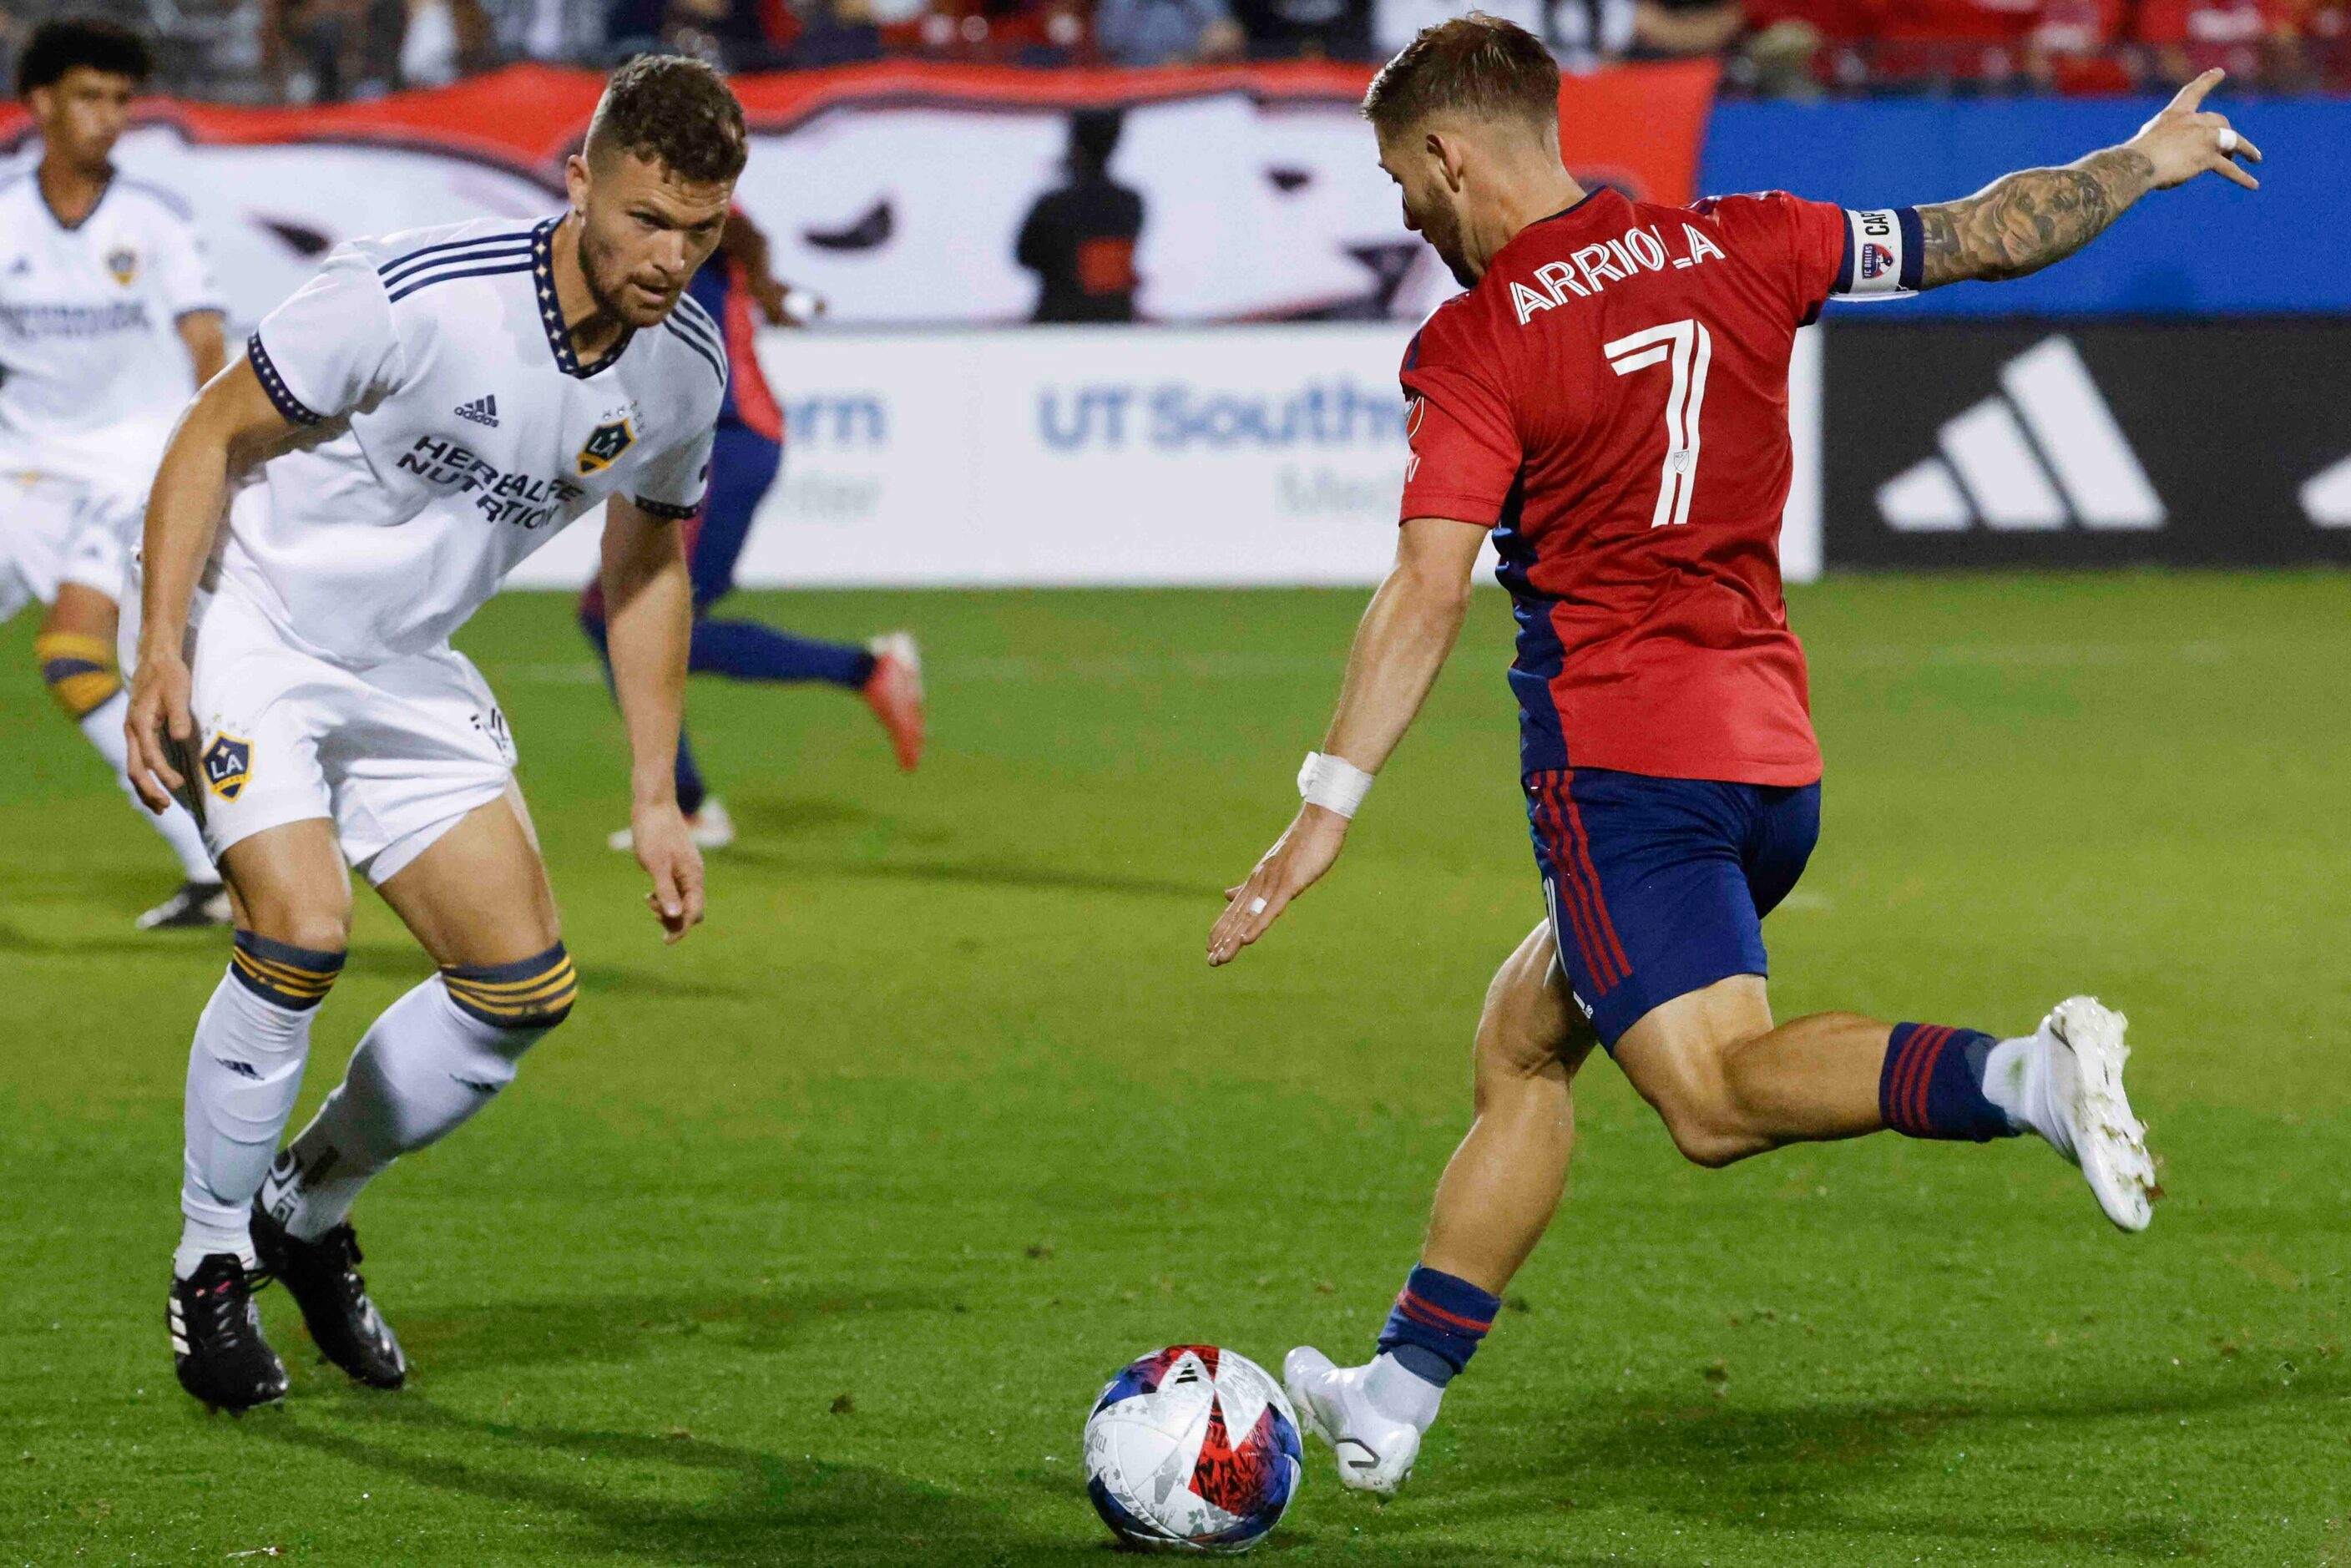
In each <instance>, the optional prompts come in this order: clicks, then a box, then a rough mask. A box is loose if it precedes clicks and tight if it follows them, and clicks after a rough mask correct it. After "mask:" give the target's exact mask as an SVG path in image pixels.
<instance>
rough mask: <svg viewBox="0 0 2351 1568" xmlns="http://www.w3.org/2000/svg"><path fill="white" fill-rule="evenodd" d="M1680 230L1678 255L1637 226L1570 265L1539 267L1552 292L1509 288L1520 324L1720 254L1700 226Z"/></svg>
mask: <svg viewBox="0 0 2351 1568" xmlns="http://www.w3.org/2000/svg"><path fill="white" fill-rule="evenodd" d="M1681 231H1682V232H1681V239H1682V242H1683V248H1682V250H1681V251H1680V253H1678V254H1677V252H1676V251H1675V249H1674V247H1673V246H1671V245H1670V244H1669V243H1668V242H1667V238H1666V235H1665V233H1664V231H1663V230H1662V229H1660V228H1659V227H1658V225H1656V224H1648V225H1635V226H1634V227H1632V228H1629V229H1626V230H1625V232H1624V233H1623V234H1621V235H1617V236H1616V237H1615V238H1614V239H1611V240H1605V241H1602V242H1600V243H1598V244H1594V245H1587V246H1583V248H1582V249H1580V250H1578V251H1577V252H1576V253H1575V254H1574V255H1573V256H1570V257H1569V258H1568V259H1567V260H1565V261H1553V262H1548V263H1546V264H1544V265H1543V266H1541V267H1536V268H1535V270H1534V280H1535V282H1537V283H1539V284H1541V286H1542V287H1543V289H1544V290H1547V291H1548V292H1547V293H1544V292H1538V291H1537V290H1535V289H1533V288H1530V287H1527V285H1525V284H1523V283H1520V282H1516V281H1513V282H1512V283H1511V285H1510V306H1511V308H1513V309H1515V310H1516V311H1517V312H1518V314H1519V325H1520V326H1521V327H1523V326H1525V325H1526V324H1527V323H1528V322H1529V321H1531V320H1532V319H1534V316H1535V313H1536V312H1537V311H1539V310H1550V309H1552V308H1556V307H1558V306H1562V305H1564V304H1566V303H1567V301H1568V297H1569V296H1570V295H1573V296H1574V297H1575V298H1578V299H1589V298H1592V297H1593V295H1595V294H1598V293H1601V292H1602V291H1604V289H1606V288H1607V287H1608V286H1609V285H1610V284H1611V283H1624V282H1627V281H1629V280H1630V279H1632V278H1635V277H1639V276H1640V275H1641V274H1642V273H1644V272H1663V271H1665V270H1666V269H1667V267H1674V268H1677V269H1678V268H1681V267H1696V266H1698V264H1699V263H1700V262H1703V261H1712V260H1715V259H1718V258H1719V257H1720V256H1721V255H1722V247H1721V246H1719V245H1717V244H1715V243H1714V241H1712V240H1710V239H1708V238H1707V237H1706V235H1704V234H1702V233H1700V232H1699V231H1698V228H1697V227H1696V226H1695V225H1690V224H1684V225H1681Z"/></svg>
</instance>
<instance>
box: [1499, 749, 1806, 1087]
mask: <svg viewBox="0 0 2351 1568" xmlns="http://www.w3.org/2000/svg"><path fill="white" fill-rule="evenodd" d="M1524 785H1525V789H1526V792H1527V821H1528V822H1529V824H1530V825H1531V827H1532V829H1533V831H1534V841H1535V865H1536V867H1537V869H1538V870H1540V871H1541V873H1542V881H1543V898H1544V901H1545V902H1546V903H1547V904H1549V905H1550V908H1551V928H1552V939H1553V940H1554V941H1556V942H1557V943H1558V944H1559V959H1560V967H1562V968H1563V969H1564V970H1565V971H1566V973H1567V979H1568V984H1569V986H1570V988H1572V989H1573V991H1574V993H1575V1002H1576V1006H1578V1007H1579V1008H1581V1009H1583V1014H1584V1016H1585V1017H1586V1018H1588V1019H1591V1020H1592V1027H1593V1030H1595V1031H1596V1032H1597V1033H1598V1034H1599V1036H1600V1043H1601V1044H1603V1045H1604V1046H1606V1047H1607V1048H1608V1049H1609V1050H1610V1051H1614V1050H1615V1049H1616V1041H1617V1039H1618V1037H1620V1036H1621V1035H1623V1034H1624V1032H1625V1030H1628V1029H1631V1028H1632V1027H1633V1026H1634V1025H1635V1023H1637V1022H1639V1021H1640V1019H1641V1017H1642V1015H1643V1014H1645V1013H1646V1012H1647V1011H1649V1009H1652V1008H1655V1007H1656V1006H1658V1005H1659V1004H1660V1003H1664V1002H1669V1001H1671V1000H1673V999H1674V998H1676V997H1679V996H1687V994H1689V993H1690V992H1692V991H1697V990H1703V989H1704V988H1707V987H1708V986H1710V985H1713V984H1714V983H1715V982H1716V981H1717V980H1721V979H1726V978H1728V977H1730V976H1732V975H1762V974H1768V973H1769V972H1770V970H1769V968H1768V967H1767V966H1766V965H1765V962H1764V956H1763V917H1764V916H1765V915H1769V914H1771V911H1772V909H1773V908H1774V907H1775V906H1777V905H1778V904H1779V902H1780V901H1781V900H1782V899H1783V898H1785V897H1787V896H1788V894H1789V891H1790V890H1791V889H1792V888H1793V887H1794V886H1795V885H1796V879H1797V878H1798V877H1800V876H1802V875H1803V874H1804V862H1805V861H1807V860H1809V859H1810V858H1812V853H1813V844H1814V843H1815V842H1817V841H1819V839H1820V836H1821V787H1820V786H1819V785H1818V784H1807V785H1804V786H1802V788H1775V787H1772V786H1769V785H1762V784H1723V783H1717V782H1714V781H1712V780H1709V779H1652V778H1648V777H1646V775H1643V774H1639V773H1614V772H1611V771H1609V770H1607V769H1605V768H1561V769H1558V770H1556V771H1548V772H1541V773H1531V774H1529V775H1528V776H1527V777H1526V779H1525V780H1524Z"/></svg>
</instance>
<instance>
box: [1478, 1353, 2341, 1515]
mask: <svg viewBox="0 0 2351 1568" xmlns="http://www.w3.org/2000/svg"><path fill="white" fill-rule="evenodd" d="M2346 1393H2351V1381H2346V1380H2343V1379H2333V1380H2328V1379H2319V1378H2304V1379H2302V1380H2299V1381H2297V1382H2295V1383H2294V1384H2292V1385H2285V1386H2280V1385H2275V1384H2262V1385H2247V1386H2241V1387H2235V1388H2228V1387H2220V1388H2215V1387H2203V1388H2165V1387H2146V1388H2139V1389H2129V1390H2125V1389H2101V1390H2095V1391H2091V1392H2087V1393H2085V1394H2083V1395H2081V1396H2078V1397H2074V1396H2065V1395H2064V1394H2063V1393H2056V1394H2053V1395H2052V1396H2049V1397H2047V1398H2044V1399H2032V1400H2013V1399H1994V1400H1989V1401H1986V1402H1983V1403H1980V1404H1977V1403H1970V1402H1964V1401H1953V1402H1950V1403H1948V1404H1945V1403H1933V1404H1896V1403H1844V1404H1824V1405H1791V1406H1771V1407H1763V1408H1753V1407H1741V1406H1739V1405H1737V1404H1736V1403H1729V1404H1714V1403H1708V1404H1705V1405H1685V1406H1677V1407H1667V1406H1664V1405H1662V1404H1649V1405H1635V1406H1627V1407H1625V1408H1623V1409H1621V1410H1620V1411H1619V1412H1618V1413H1617V1414H1616V1415H1615V1416H1614V1418H1613V1419H1608V1420H1604V1421H1601V1422H1593V1421H1590V1420H1586V1421H1583V1422H1578V1423H1575V1424H1573V1425H1572V1426H1568V1427H1562V1428H1561V1429H1560V1430H1558V1431H1555V1432H1553V1433H1551V1434H1548V1435H1546V1436H1543V1437H1541V1439H1540V1440H1539V1441H1538V1442H1535V1443H1533V1444H1530V1443H1529V1437H1531V1436H1532V1435H1531V1434H1525V1433H1520V1434H1516V1435H1514V1436H1513V1437H1512V1438H1511V1447H1512V1448H1516V1449H1520V1451H1524V1450H1525V1449H1526V1448H1528V1447H1530V1446H1531V1447H1535V1448H1540V1449H1541V1450H1542V1451H1546V1452H1550V1453H1556V1454H1564V1455H1568V1456H1571V1457H1570V1458H1568V1459H1567V1461H1566V1462H1565V1463H1564V1464H1562V1465H1559V1466H1556V1467H1552V1466H1543V1467H1541V1468H1532V1467H1521V1468H1520V1470H1519V1481H1518V1483H1517V1484H1512V1483H1511V1482H1510V1481H1508V1480H1498V1481H1497V1482H1495V1483H1493V1484H1491V1485H1490V1486H1489V1488H1487V1489H1485V1490H1487V1492H1488V1496H1487V1498H1486V1500H1485V1506H1484V1507H1483V1508H1482V1509H1480V1510H1476V1511H1477V1512H1482V1513H1485V1514H1487V1515H1490V1516H1501V1515H1508V1514H1513V1513H1527V1512H1549V1511H1556V1510H1558V1509H1560V1508H1561V1507H1562V1506H1564V1507H1567V1508H1571V1509H1572V1508H1573V1507H1575V1506H1576V1504H1577V1503H1579V1502H1582V1503H1593V1502H1601V1501H1605V1502H1606V1503H1608V1504H1610V1505H1611V1506H1619V1507H1621V1506H1625V1505H1628V1504H1631V1505H1636V1506H1640V1507H1644V1508H1646V1509H1648V1510H1650V1511H1655V1512H1656V1513H1659V1514H1667V1515H1673V1516H1677V1517H1681V1518H1685V1519H1687V1520H1690V1521H1695V1522H1702V1523H1704V1524H1708V1525H1710V1526H1715V1527H1719V1528H1723V1529H1734V1530H1743V1531H1758V1532H1766V1533H1792V1534H1798V1535H1802V1536H1807V1537H1816V1538H1826V1537H1835V1538H1837V1539H1838V1540H1840V1541H1841V1542H1845V1543H1847V1544H1848V1545H1850V1544H1852V1543H1857V1542H1868V1541H1873V1540H1874V1541H1879V1542H1893V1541H1904V1542H1913V1541H1917V1540H1922V1539H1930V1538H1931V1539H1936V1540H1942V1541H1953V1542H1978V1543H1980V1544H1982V1545H1986V1546H1998V1545H2004V1544H2009V1543H2017V1544H2038V1545H2043V1546H2052V1547H2059V1548H2063V1549H2064V1551H2065V1552H2066V1554H2067V1555H2068V1556H2069V1557H2070V1558H2074V1559H2076V1560H2078V1559H2083V1558H2088V1557H2094V1556H2095V1557H2126V1558H2168V1557H2178V1556H2183V1555H2194V1554H2196V1553H2198V1552H2200V1551H2201V1550H2202V1547H2201V1543H2200V1542H2199V1541H2198V1540H2197V1537H2196V1534H2195V1532H2194V1531H2193V1529H2192V1528H2191V1526H2190V1525H2189V1523H2188V1522H2187V1521H2183V1520H2182V1519H2181V1518H2180V1517H2179V1511H2177V1510H2176V1509H2167V1510H2165V1511H2163V1512H2162V1513H2160V1514H2155V1513H2151V1512H2147V1511H2133V1510H2131V1509H2130V1508H2129V1507H2128V1505H2126V1504H2124V1503H2121V1502H2119V1501H2116V1500H2108V1499H2102V1498H2099V1497H2096V1496H2088V1497H2085V1496H2080V1495H2073V1494H2070V1493H2062V1492H2053V1495H2052V1497H2051V1498H2050V1499H2049V1500H2048V1502H2049V1504H2050V1505H2049V1506H2046V1507H2042V1506H2040V1505H2038V1504H2034V1505H2032V1511H2035V1512H2038V1513H2039V1514H2040V1515H2041V1517H2040V1518H2037V1519H2032V1520H2019V1519H2016V1518H2014V1517H2013V1516H2014V1514H2015V1512H2017V1511H2021V1510H2022V1508H2023V1507H2024V1506H2025V1500H2014V1502H2013V1506H2011V1507H2009V1508H1988V1509H1986V1510H1984V1511H1981V1512H1965V1513H1962V1512H1954V1511H1950V1510H1949V1508H1948V1506H1944V1505H1945V1504H1947V1501H1948V1497H1949V1492H1950V1491H1951V1490H1954V1489H1955V1488H1959V1490H1964V1488H1963V1487H1961V1486H1960V1484H1959V1483H1954V1482H1947V1481H1945V1480H1943V1479H1942V1478H1941V1477H1939V1476H1938V1478H1937V1484H1936V1485H1935V1487H1934V1488H1933V1490H1934V1491H1935V1492H1936V1493H1938V1494H1939V1495H1938V1497H1937V1498H1936V1500H1935V1501H1936V1504H1937V1506H1933V1507H1928V1508H1918V1507H1912V1506H1906V1492H1905V1490H1903V1488H1902V1486H1901V1484H1900V1479H1901V1477H1902V1475H1903V1474H1904V1472H1905V1471H1906V1470H1909V1469H1914V1468H1915V1467H1918V1466H1921V1465H1928V1464H1932V1465H1934V1466H1935V1467H1936V1468H1937V1469H1938V1470H1939V1469H1942V1468H1943V1467H1944V1465H1945V1464H1947V1463H1948V1462H1949V1461H1950V1460H1951V1458H1952V1455H1950V1454H1946V1453H1943V1452H1941V1451H1940V1450H1939V1449H1936V1448H1933V1446H1934V1445H1936V1444H1937V1443H1938V1442H1939V1441H1940V1440H1941V1439H1944V1438H1946V1437H1954V1436H1959V1437H1965V1438H1966V1444H1965V1447H1966V1448H1969V1449H1970V1450H1976V1451H1979V1452H1981V1451H1984V1450H1991V1449H1996V1448H2001V1447H2010V1448H2016V1447H2037V1446H2043V1445H2045V1444H2047V1443H2048V1442H2049V1441H2050V1440H2051V1438H2052V1437H2054V1438H2056V1439H2057V1440H2059V1441H2060V1442H2062V1443H2076V1444H2078V1443H2082V1442H2088V1441H2091V1440H2094V1437H2095V1434H2094V1433H2092V1432H2089V1431H2085V1430H2082V1428H2091V1427H2097V1426H2099V1425H2100V1424H2102V1423H2140V1424H2144V1423H2145V1422H2147V1420H2148V1419H2149V1418H2152V1417H2179V1416H2210V1415H2215V1414H2220V1413H2225V1412H2228V1411H2231V1410H2236V1409H2246V1408H2260V1407H2268V1408H2272V1409H2276V1408H2282V1407H2283V1406H2289V1405H2296V1404H2311V1405H2312V1406H2313V1408H2312V1410H2311V1414H2310V1418H2311V1419H2312V1420H2313V1421H2317V1420H2320V1419H2323V1416H2321V1414H2320V1412H2319V1410H2318V1409H2317V1408H2316V1406H2324V1405H2332V1404H2335V1403H2337V1402H2339V1401H2341V1400H2342V1399H2343V1398H2344V1397H2345V1396H2346ZM2165 1424H2166V1425H2169V1424H2170V1423H2169V1422H2168V1421H2167V1422H2166V1423H2165ZM2028 1426H2029V1427H2030V1428H2031V1430H2030V1431H2029V1432H2028V1431H2027V1430H2026V1427H2028ZM1856 1494H1859V1495H1858V1496H1857V1495H1856ZM2061 1504H2062V1506H2061ZM2002 1513H2007V1514H2009V1515H2010V1517H2009V1518H2006V1519H2003V1518H2001V1517H1999V1516H2000V1515H2001V1514H2002ZM2102 1516H2103V1517H2102ZM1564 1518H1566V1519H1569V1520H1572V1519H1573V1515H1572V1514H1570V1515H1566V1516H1564ZM1568 1530H1569V1531H1570V1533H1569V1535H1568V1537H1567V1539H1569V1540H1570V1541H1572V1530H1573V1526H1572V1525H1570V1526H1569V1527H1568ZM1825 1544H1826V1543H1825V1542H1823V1547H1824V1548H1825Z"/></svg>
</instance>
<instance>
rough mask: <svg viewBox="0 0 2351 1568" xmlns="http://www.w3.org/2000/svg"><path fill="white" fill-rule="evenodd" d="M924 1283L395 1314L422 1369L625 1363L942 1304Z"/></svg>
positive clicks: (774, 1342)
mask: <svg viewBox="0 0 2351 1568" xmlns="http://www.w3.org/2000/svg"><path fill="white" fill-rule="evenodd" d="M951 1304H952V1303H951V1302H950V1300H949V1298H948V1297H946V1295H943V1294H940V1293H938V1292H935V1291H898V1290H891V1291H874V1290H863V1289H860V1288H858V1287H856V1286H853V1285H835V1286H824V1287H820V1288H817V1289H812V1290H800V1291H789V1292H787V1293H783V1294H777V1295H751V1294H745V1295H740V1296H732V1297H723V1298H720V1299H718V1300H715V1301H713V1300H708V1299H705V1300H703V1301H684V1300H681V1299H679V1298H678V1297H677V1296H675V1295H658V1294H653V1293H651V1292H647V1293H643V1294H640V1295H628V1296H597V1297H591V1298H587V1299H584V1300H565V1301H497V1302H492V1303H489V1304H486V1305H482V1306H467V1307H458V1308H454V1309H452V1310H450V1311H448V1312H436V1313H431V1314H427V1315H424V1316H409V1315H402V1317H401V1318H400V1320H399V1329H400V1338H401V1343H402V1345H403V1346H404V1347H405V1348H406V1349H407V1351H408V1354H409V1358H410V1360H412V1361H413V1362H414V1363H415V1364H416V1365H417V1367H418V1368H419V1369H420V1371H421V1372H422V1373H423V1375H426V1376H428V1377H429V1376H430V1375H432V1374H434V1373H436V1372H441V1371H444V1370H445V1371H452V1372H464V1371H471V1370H475V1369H477V1368H481V1367H486V1366H528V1365H538V1364H548V1363H552V1362H565V1361H587V1362H597V1361H603V1362H613V1361H625V1360H628V1359H629V1358H631V1357H632V1356H635V1355H638V1354H643V1353H645V1352H648V1351H652V1350H656V1349H658V1348H659V1347H660V1346H661V1345H663V1344H664V1343H681V1344H682V1343H686V1342H688V1341H692V1342H694V1343H695V1344H696V1345H697V1346H698V1347H701V1348H708V1347H712V1346H725V1347H727V1348H730V1349H734V1350H738V1351H742V1352H745V1353H747V1354H771V1353H773V1352H776V1351H779V1350H781V1349H783V1348H784V1347H785V1346H786V1345H788V1344H789V1343H791V1342H792V1340H793V1339H794V1338H796V1337H797V1336H798V1335H799V1333H800V1332H801V1331H802V1330H803V1329H805V1328H807V1327H808V1326H809V1325H810V1324H812V1323H817V1322H823V1321H825V1320H827V1319H831V1318H840V1317H851V1316H860V1315H865V1316H871V1315H876V1314H881V1313H888V1312H945V1311H946V1310H948V1309H949V1307H950V1306H951Z"/></svg>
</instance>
